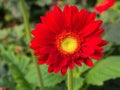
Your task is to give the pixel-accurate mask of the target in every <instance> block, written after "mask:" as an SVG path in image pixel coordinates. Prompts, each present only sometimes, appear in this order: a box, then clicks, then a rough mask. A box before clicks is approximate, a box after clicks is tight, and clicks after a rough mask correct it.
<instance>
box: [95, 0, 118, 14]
mask: <svg viewBox="0 0 120 90" xmlns="http://www.w3.org/2000/svg"><path fill="white" fill-rule="evenodd" d="M115 2H116V0H103V1H102V2H101V3H99V4H98V5H96V6H95V10H96V11H97V12H98V13H100V14H101V13H103V12H105V11H106V10H107V9H109V8H111V7H112V6H114V4H115Z"/></svg>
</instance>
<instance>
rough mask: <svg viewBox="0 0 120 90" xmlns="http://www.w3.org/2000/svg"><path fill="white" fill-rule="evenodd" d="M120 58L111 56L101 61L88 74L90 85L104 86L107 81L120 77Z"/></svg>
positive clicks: (87, 78) (87, 79)
mask: <svg viewBox="0 0 120 90" xmlns="http://www.w3.org/2000/svg"><path fill="white" fill-rule="evenodd" d="M119 68H120V56H110V57H108V58H105V59H103V60H101V61H99V62H98V63H97V64H96V65H95V66H94V67H93V68H92V69H91V70H90V71H89V72H88V74H87V76H86V78H85V80H86V82H87V83H88V84H92V85H103V84H104V82H105V81H106V80H110V79H115V78H118V77H120V73H119V72H120V69H119Z"/></svg>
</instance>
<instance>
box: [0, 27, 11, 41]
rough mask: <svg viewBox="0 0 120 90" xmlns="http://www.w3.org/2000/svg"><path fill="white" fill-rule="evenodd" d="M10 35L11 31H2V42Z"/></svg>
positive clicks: (0, 32) (0, 31)
mask: <svg viewBox="0 0 120 90" xmlns="http://www.w3.org/2000/svg"><path fill="white" fill-rule="evenodd" d="M9 33H10V31H9V30H8V29H7V30H6V29H4V30H0V40H2V39H4V38H6V37H7V36H8V34H9Z"/></svg>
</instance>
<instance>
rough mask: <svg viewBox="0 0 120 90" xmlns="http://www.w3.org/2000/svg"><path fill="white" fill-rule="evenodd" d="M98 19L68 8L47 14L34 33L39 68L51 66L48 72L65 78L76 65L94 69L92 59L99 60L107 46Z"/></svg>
mask: <svg viewBox="0 0 120 90" xmlns="http://www.w3.org/2000/svg"><path fill="white" fill-rule="evenodd" d="M95 18H96V14H95V13H94V12H93V13H88V11H86V10H81V11H78V9H77V7H76V6H70V7H69V6H68V5H66V6H65V8H64V10H63V11H62V10H60V9H59V8H58V7H57V6H55V7H54V10H53V11H49V12H47V13H46V16H44V17H41V20H42V23H38V24H36V28H35V29H34V30H33V31H32V34H33V35H34V39H33V40H31V48H32V49H33V50H34V51H35V52H34V54H35V55H37V56H38V57H39V58H38V64H47V65H48V72H54V73H57V72H59V71H61V73H62V75H65V73H66V71H67V69H68V68H70V69H71V70H72V69H73V68H74V66H75V65H78V66H81V65H82V63H85V64H86V65H88V66H90V67H91V66H93V62H92V61H91V59H92V58H94V59H96V60H99V59H100V58H101V57H102V56H103V53H102V50H103V48H102V46H104V45H106V41H105V40H102V39H101V38H100V36H101V35H102V33H103V32H104V30H103V28H101V27H100V26H101V24H102V21H101V20H95Z"/></svg>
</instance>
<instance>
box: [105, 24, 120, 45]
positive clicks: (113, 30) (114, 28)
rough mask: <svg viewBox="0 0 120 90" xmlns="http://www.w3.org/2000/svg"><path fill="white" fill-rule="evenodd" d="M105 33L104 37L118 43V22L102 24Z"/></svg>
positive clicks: (119, 41)
mask: <svg viewBox="0 0 120 90" xmlns="http://www.w3.org/2000/svg"><path fill="white" fill-rule="evenodd" d="M104 28H105V35H104V36H103V38H104V39H106V40H108V41H111V42H114V43H116V44H120V40H119V39H120V23H117V24H108V25H107V24H106V25H104Z"/></svg>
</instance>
